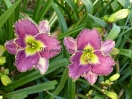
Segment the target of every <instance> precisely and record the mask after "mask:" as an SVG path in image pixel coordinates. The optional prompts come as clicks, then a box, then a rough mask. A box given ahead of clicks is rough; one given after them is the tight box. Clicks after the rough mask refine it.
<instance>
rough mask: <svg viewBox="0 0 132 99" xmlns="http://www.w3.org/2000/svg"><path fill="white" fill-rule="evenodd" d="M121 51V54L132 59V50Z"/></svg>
mask: <svg viewBox="0 0 132 99" xmlns="http://www.w3.org/2000/svg"><path fill="white" fill-rule="evenodd" d="M119 50H120V52H119V54H121V55H124V56H127V57H129V58H131V59H132V50H129V49H119Z"/></svg>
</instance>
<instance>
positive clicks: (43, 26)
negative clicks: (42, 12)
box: [38, 20, 50, 33]
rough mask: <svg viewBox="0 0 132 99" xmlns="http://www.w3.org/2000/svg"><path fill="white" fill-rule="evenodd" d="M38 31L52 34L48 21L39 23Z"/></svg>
mask: <svg viewBox="0 0 132 99" xmlns="http://www.w3.org/2000/svg"><path fill="white" fill-rule="evenodd" d="M38 29H39V33H49V32H50V26H49V22H48V21H47V20H43V21H41V22H39V25H38Z"/></svg>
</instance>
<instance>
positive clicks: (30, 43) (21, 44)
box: [5, 19, 61, 74]
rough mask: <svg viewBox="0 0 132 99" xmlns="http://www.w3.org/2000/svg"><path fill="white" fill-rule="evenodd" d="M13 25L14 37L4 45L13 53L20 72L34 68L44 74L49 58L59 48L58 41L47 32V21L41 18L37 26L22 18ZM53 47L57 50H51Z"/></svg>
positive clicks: (48, 30)
mask: <svg viewBox="0 0 132 99" xmlns="http://www.w3.org/2000/svg"><path fill="white" fill-rule="evenodd" d="M14 27H15V34H16V38H15V39H13V40H9V41H6V43H5V47H6V49H7V51H8V52H9V53H11V54H15V59H16V60H15V66H16V67H17V69H18V70H19V71H20V72H25V71H27V70H31V69H32V68H35V69H38V70H39V71H40V73H41V74H44V73H45V72H46V71H47V69H48V64H49V62H48V61H49V58H52V57H54V56H55V55H57V54H58V53H59V51H60V49H61V46H60V42H59V41H58V40H57V39H56V37H53V36H50V34H49V32H50V29H49V24H48V21H46V20H43V21H41V22H40V23H39V25H38V26H37V25H35V24H34V23H33V22H32V21H30V20H28V19H22V20H19V21H18V22H16V23H15V24H14ZM53 49H54V50H57V51H52V52H51V51H50V50H53Z"/></svg>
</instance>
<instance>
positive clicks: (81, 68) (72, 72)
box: [68, 52, 91, 80]
mask: <svg viewBox="0 0 132 99" xmlns="http://www.w3.org/2000/svg"><path fill="white" fill-rule="evenodd" d="M81 55H82V52H76V53H75V55H73V56H72V57H71V58H70V61H71V62H73V63H72V64H70V65H69V66H68V68H69V76H70V77H71V78H72V79H74V80H77V79H78V78H79V77H80V76H83V75H84V74H86V73H87V72H88V71H89V70H90V67H91V65H89V64H87V65H82V64H80V57H81Z"/></svg>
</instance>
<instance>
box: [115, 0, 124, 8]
mask: <svg viewBox="0 0 132 99" xmlns="http://www.w3.org/2000/svg"><path fill="white" fill-rule="evenodd" d="M116 1H117V2H118V3H120V4H121V5H122V6H123V7H124V6H125V0H116Z"/></svg>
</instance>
